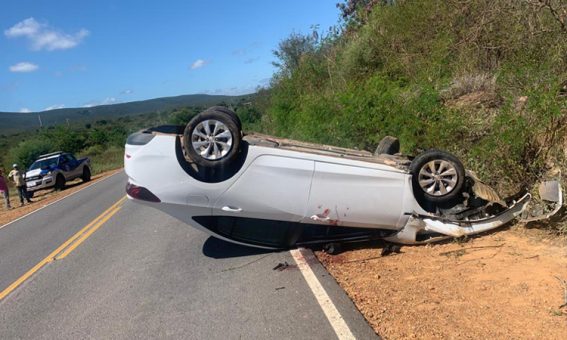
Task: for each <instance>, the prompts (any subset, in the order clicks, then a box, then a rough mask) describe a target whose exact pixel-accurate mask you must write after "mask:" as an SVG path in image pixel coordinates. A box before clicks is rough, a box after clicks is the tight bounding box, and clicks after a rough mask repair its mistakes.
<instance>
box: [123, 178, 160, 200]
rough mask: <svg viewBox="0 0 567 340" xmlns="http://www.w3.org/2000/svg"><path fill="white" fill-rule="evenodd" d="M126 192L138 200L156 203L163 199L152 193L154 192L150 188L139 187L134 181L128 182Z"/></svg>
mask: <svg viewBox="0 0 567 340" xmlns="http://www.w3.org/2000/svg"><path fill="white" fill-rule="evenodd" d="M126 193H127V194H128V196H130V197H132V198H135V199H138V200H142V201H148V202H156V203H159V202H161V200H160V199H159V198H158V197H157V196H156V195H154V194H152V192H151V191H149V190H148V189H146V188H144V187H139V186H137V185H134V184H132V183H128V184H126Z"/></svg>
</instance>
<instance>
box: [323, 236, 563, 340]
mask: <svg viewBox="0 0 567 340" xmlns="http://www.w3.org/2000/svg"><path fill="white" fill-rule="evenodd" d="M380 251H381V247H380V246H374V247H370V248H369V247H367V248H366V249H351V250H346V251H345V252H343V253H342V254H339V255H328V254H325V253H322V252H318V253H317V255H318V257H319V259H320V260H321V262H322V263H323V264H324V265H325V267H326V268H327V270H328V271H329V272H330V273H331V274H332V275H333V276H334V277H335V279H336V280H337V282H338V283H339V284H340V285H341V286H342V287H343V288H344V289H345V290H346V292H347V293H348V295H349V296H350V297H351V299H352V300H353V301H354V303H355V304H356V306H357V307H358V309H359V310H360V311H361V312H362V313H363V314H364V316H365V317H366V319H367V320H368V322H369V323H370V325H371V326H372V327H373V328H374V330H375V331H376V332H377V333H378V334H380V335H381V336H382V337H384V338H386V339H405V338H418V339H479V338H480V339H494V338H499V339H504V338H506V339H510V338H515V339H567V309H566V308H564V307H563V308H560V307H559V306H560V305H562V304H563V303H565V302H567V301H565V300H564V299H566V298H567V297H566V296H564V294H565V292H564V287H563V286H562V284H561V283H560V281H559V280H558V279H557V278H556V277H559V278H561V279H565V280H567V242H566V241H565V239H564V238H558V236H557V235H550V234H547V233H545V232H542V231H538V230H531V229H525V228H522V227H514V228H512V229H510V230H504V231H499V232H495V233H493V234H489V235H485V236H481V237H477V238H474V239H470V240H468V241H467V242H462V243H457V242H449V243H445V244H437V245H427V246H407V247H402V249H401V253H400V254H392V255H389V256H385V257H381V256H380Z"/></svg>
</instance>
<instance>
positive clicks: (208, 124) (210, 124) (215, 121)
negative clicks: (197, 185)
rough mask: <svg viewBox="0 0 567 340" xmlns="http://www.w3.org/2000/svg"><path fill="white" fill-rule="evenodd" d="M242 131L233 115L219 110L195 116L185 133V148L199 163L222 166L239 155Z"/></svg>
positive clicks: (194, 160)
mask: <svg viewBox="0 0 567 340" xmlns="http://www.w3.org/2000/svg"><path fill="white" fill-rule="evenodd" d="M241 139H242V131H241V130H240V128H239V127H238V124H237V122H236V121H235V120H234V119H233V118H232V116H231V115H229V114H227V113H226V112H225V111H221V110H218V109H215V110H211V109H209V110H206V111H203V112H201V113H199V114H198V115H197V116H195V117H194V118H193V119H191V121H190V122H189V124H187V126H186V127H185V131H184V132H183V148H184V149H185V152H186V154H187V155H188V156H189V157H190V158H191V160H192V161H193V162H195V163H196V164H197V165H200V166H204V167H221V166H225V165H227V164H229V163H230V162H232V161H233V160H234V159H235V158H236V156H237V155H238V151H239V148H240V141H241Z"/></svg>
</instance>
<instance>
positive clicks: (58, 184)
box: [55, 174, 65, 190]
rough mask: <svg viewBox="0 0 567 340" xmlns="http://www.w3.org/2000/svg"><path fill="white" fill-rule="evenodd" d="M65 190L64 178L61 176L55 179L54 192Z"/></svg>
mask: <svg viewBox="0 0 567 340" xmlns="http://www.w3.org/2000/svg"><path fill="white" fill-rule="evenodd" d="M63 189H65V177H64V176H63V175H61V174H59V175H57V177H55V190H63Z"/></svg>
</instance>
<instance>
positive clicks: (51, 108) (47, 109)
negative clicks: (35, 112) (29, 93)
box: [42, 104, 65, 111]
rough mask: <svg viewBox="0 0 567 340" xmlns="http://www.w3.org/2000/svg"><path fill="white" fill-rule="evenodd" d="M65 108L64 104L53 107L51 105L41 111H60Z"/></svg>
mask: <svg viewBox="0 0 567 340" xmlns="http://www.w3.org/2000/svg"><path fill="white" fill-rule="evenodd" d="M64 107H65V104H55V105H51V106H48V107H46V108H45V109H43V110H42V111H49V110H56V109H62V108H64Z"/></svg>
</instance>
